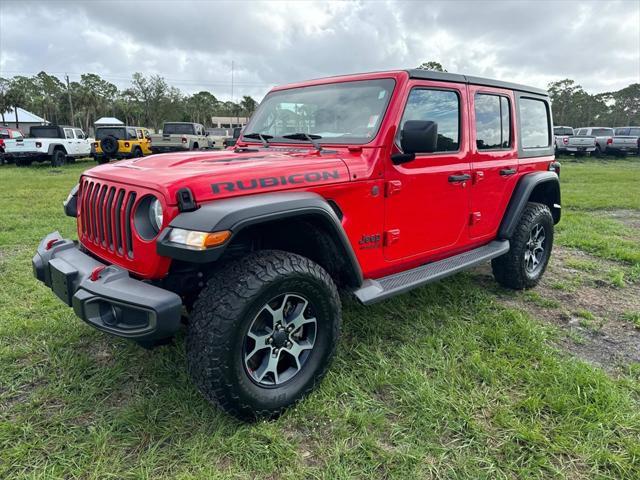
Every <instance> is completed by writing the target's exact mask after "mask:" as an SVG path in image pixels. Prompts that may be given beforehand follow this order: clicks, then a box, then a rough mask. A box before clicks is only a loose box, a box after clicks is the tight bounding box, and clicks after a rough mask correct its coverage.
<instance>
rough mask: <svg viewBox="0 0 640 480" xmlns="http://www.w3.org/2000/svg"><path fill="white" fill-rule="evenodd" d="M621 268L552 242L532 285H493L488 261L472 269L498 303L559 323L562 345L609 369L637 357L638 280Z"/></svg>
mask: <svg viewBox="0 0 640 480" xmlns="http://www.w3.org/2000/svg"><path fill="white" fill-rule="evenodd" d="M634 213H636V212H634ZM638 221H640V218H638ZM621 268H622V265H621V264H618V263H616V262H610V261H605V260H602V259H600V258H597V257H594V256H591V255H589V254H587V253H585V252H582V251H580V250H574V249H568V248H562V247H554V251H553V256H552V259H551V262H550V264H549V267H548V268H547V271H546V273H545V275H544V277H543V279H542V281H541V282H540V284H539V285H538V286H537V287H536V288H534V289H532V290H529V291H526V292H512V291H509V290H506V289H502V288H500V287H498V286H496V284H495V282H494V281H493V277H492V275H491V267H490V266H488V265H487V266H483V267H481V268H479V269H476V270H474V275H476V276H477V280H478V281H480V282H482V283H483V284H484V285H486V287H487V288H489V289H491V290H493V291H494V292H495V293H496V295H497V297H498V299H499V300H500V301H501V302H502V303H504V304H506V305H507V306H509V307H515V308H520V309H524V310H526V311H528V312H529V313H530V314H531V315H532V316H533V317H534V318H537V319H540V320H542V321H544V322H546V323H550V324H553V325H556V326H559V327H560V328H561V329H562V331H563V332H564V333H565V335H563V336H561V337H560V338H559V339H558V343H559V345H560V346H561V347H562V348H563V349H564V350H566V351H568V352H570V353H571V354H572V355H575V356H577V357H580V358H582V359H584V360H587V361H588V362H590V363H593V364H596V365H598V366H600V367H602V368H604V369H605V370H607V371H609V372H610V373H613V372H616V371H618V370H619V369H620V368H623V367H625V366H627V365H629V364H632V363H638V362H640V329H638V327H637V326H636V325H634V323H633V322H632V321H630V320H629V316H630V315H632V314H633V313H635V314H636V315H637V312H640V284H638V283H631V282H629V281H625V280H623V279H621V278H620V276H619V275H618V274H619V272H620V271H621V270H620V269H621Z"/></svg>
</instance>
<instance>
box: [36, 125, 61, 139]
mask: <svg viewBox="0 0 640 480" xmlns="http://www.w3.org/2000/svg"><path fill="white" fill-rule="evenodd" d="M29 136H30V137H31V138H58V137H59V136H60V134H59V132H58V128H57V127H31V131H30V132H29Z"/></svg>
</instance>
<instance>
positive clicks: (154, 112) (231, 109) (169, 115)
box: [0, 72, 257, 131]
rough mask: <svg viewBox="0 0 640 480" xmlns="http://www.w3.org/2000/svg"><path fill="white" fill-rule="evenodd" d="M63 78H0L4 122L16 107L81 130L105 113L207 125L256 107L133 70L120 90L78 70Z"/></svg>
mask: <svg viewBox="0 0 640 480" xmlns="http://www.w3.org/2000/svg"><path fill="white" fill-rule="evenodd" d="M65 80H67V81H66V82H63V81H62V80H61V79H60V78H58V77H56V76H55V75H49V74H48V73H46V72H40V73H38V74H37V75H34V76H32V77H27V76H14V77H12V78H2V77H0V117H1V119H0V120H1V121H2V123H4V122H5V119H4V114H5V113H6V112H8V111H10V110H12V109H15V108H16V107H20V108H23V109H25V110H28V111H30V112H33V113H35V114H37V115H39V116H41V117H43V118H44V119H46V120H48V121H49V122H51V123H54V124H69V125H74V126H80V127H82V128H83V129H84V130H85V131H89V128H90V127H91V126H92V125H93V123H94V122H95V121H96V120H97V119H98V118H100V117H105V116H108V117H117V118H119V119H120V120H122V121H123V122H124V123H125V124H127V125H141V126H146V127H151V128H154V129H158V128H160V127H161V126H162V123H163V122H164V121H166V120H169V121H185V122H197V123H202V124H203V125H205V126H211V117H212V116H228V117H244V116H250V115H251V114H252V113H253V111H254V110H255V108H256V106H257V102H256V101H255V100H254V99H253V98H252V97H250V96H244V97H242V99H241V100H239V101H238V102H231V101H222V100H218V99H217V98H216V97H215V96H214V95H213V94H212V93H211V92H208V91H200V92H197V93H194V94H192V95H188V94H185V93H183V92H182V91H181V90H180V89H178V88H176V87H173V86H171V85H169V84H168V83H167V82H166V80H165V79H164V78H163V77H161V76H160V75H149V76H146V75H143V74H142V73H135V74H133V77H132V79H131V84H130V86H129V87H128V88H125V89H119V88H118V87H116V85H114V84H113V83H111V82H109V81H107V80H105V79H103V78H101V77H100V76H99V75H96V74H94V73H85V74H82V75H81V76H80V81H78V82H75V81H74V82H69V81H68V79H65ZM19 121H20V118H19V117H18V118H17V123H19Z"/></svg>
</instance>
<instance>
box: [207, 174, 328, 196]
mask: <svg viewBox="0 0 640 480" xmlns="http://www.w3.org/2000/svg"><path fill="white" fill-rule="evenodd" d="M332 179H335V180H339V179H340V173H339V172H338V170H333V171H322V172H306V173H294V174H292V175H282V176H279V177H262V178H252V179H250V180H237V181H235V182H219V183H212V184H211V189H212V190H213V193H220V192H238V191H245V190H255V189H258V188H271V187H277V186H281V185H298V184H304V183H315V182H322V181H326V180H332Z"/></svg>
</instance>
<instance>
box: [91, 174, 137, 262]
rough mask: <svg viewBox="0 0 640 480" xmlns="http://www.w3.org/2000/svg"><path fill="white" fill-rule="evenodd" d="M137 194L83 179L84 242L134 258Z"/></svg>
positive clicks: (119, 187) (118, 187)
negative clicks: (134, 223) (133, 221)
mask: <svg viewBox="0 0 640 480" xmlns="http://www.w3.org/2000/svg"><path fill="white" fill-rule="evenodd" d="M135 201H136V192H134V191H129V190H127V189H126V188H123V187H121V186H114V185H108V184H106V183H103V182H99V181H95V180H90V179H84V180H83V183H82V185H81V188H80V220H81V223H82V237H83V243H92V244H93V245H95V246H97V247H100V248H101V249H103V250H108V251H110V252H112V253H114V254H116V255H119V256H121V257H127V258H130V259H132V258H133V255H134V252H133V236H132V235H133V233H132V230H131V218H132V212H133V205H134V203H135Z"/></svg>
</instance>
